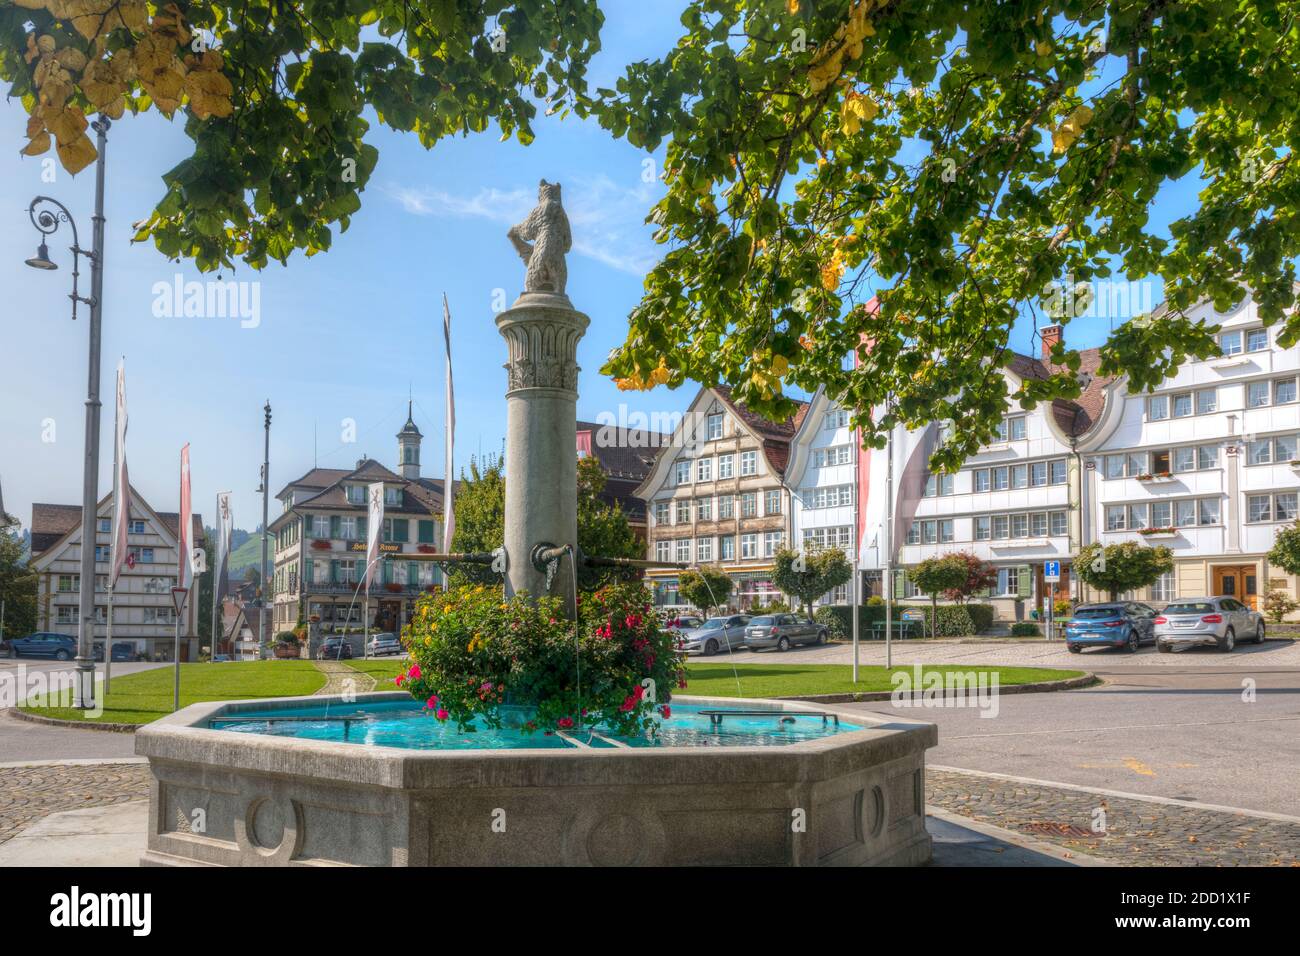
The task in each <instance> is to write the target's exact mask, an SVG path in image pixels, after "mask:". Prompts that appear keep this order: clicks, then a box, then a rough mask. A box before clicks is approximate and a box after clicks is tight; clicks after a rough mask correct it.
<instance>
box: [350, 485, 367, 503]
mask: <svg viewBox="0 0 1300 956" xmlns="http://www.w3.org/2000/svg"><path fill="white" fill-rule="evenodd" d="M347 495H348V501H349V502H350V503H351V504H354V505H364V504H365V503H366V489H365V488H364V487H362V486H361V485H348V486H347Z"/></svg>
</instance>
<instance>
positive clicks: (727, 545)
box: [718, 534, 736, 561]
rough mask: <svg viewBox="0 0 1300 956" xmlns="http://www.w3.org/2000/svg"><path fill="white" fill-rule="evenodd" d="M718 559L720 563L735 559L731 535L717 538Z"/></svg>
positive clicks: (734, 548)
mask: <svg viewBox="0 0 1300 956" xmlns="http://www.w3.org/2000/svg"><path fill="white" fill-rule="evenodd" d="M718 558H719V559H720V560H722V561H734V560H735V559H736V539H735V538H734V537H733V536H732V535H729V534H724V535H723V536H722V537H720V538H718Z"/></svg>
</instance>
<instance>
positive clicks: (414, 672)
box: [406, 664, 421, 680]
mask: <svg viewBox="0 0 1300 956" xmlns="http://www.w3.org/2000/svg"><path fill="white" fill-rule="evenodd" d="M420 673H421V671H420V665H419V664H412V665H411V669H410V670H409V671H407V672H406V676H407V679H408V680H419V679H420Z"/></svg>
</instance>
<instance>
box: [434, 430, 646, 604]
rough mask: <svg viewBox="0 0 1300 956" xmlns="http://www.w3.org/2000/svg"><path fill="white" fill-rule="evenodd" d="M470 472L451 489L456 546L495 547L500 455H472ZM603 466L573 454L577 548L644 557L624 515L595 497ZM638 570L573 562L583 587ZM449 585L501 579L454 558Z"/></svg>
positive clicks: (500, 523)
mask: <svg viewBox="0 0 1300 956" xmlns="http://www.w3.org/2000/svg"><path fill="white" fill-rule="evenodd" d="M469 471H470V476H469V478H468V479H466V478H464V477H462V479H461V483H460V485H459V487H458V488H457V491H456V533H455V534H454V535H453V536H452V542H451V546H452V549H453V550H455V551H495V550H496V549H497V548H499V547H501V543H502V542H503V541H504V540H505V517H506V475H505V459H504V458H500V457H497V456H494V455H488V456H486V457H485V458H483V459H482V461H480V460H479V459H477V458H471V459H470V463H469ZM605 481H606V478H605V472H604V471H603V470H602V469H601V467H600V462H599V461H597V460H596V459H595V458H580V459H578V550H579V551H581V552H582V553H583V554H591V555H598V556H600V557H603V558H643V557H645V545H644V544H643V543H642V542H641V539H640V538H638V537H637V536H636V532H635V531H633V530H632V526H631V525H630V524H628V523H627V515H625V514H623V512H622V511H621V510H620V509H618V508H615V507H613V506H612V505H607V504H605V503H604V502H602V501H601V500H600V493H601V492H602V491H603V490H604V488H605ZM638 576H639V572H637V571H635V570H631V569H626V570H625V569H619V568H587V567H583V566H582V564H581V563H579V565H578V587H579V588H580V589H583V590H590V589H592V588H596V587H600V586H602V585H604V584H611V583H614V582H616V581H626V580H629V579H634V578H636V577H638ZM447 578H448V583H449V584H450V586H452V587H461V586H463V585H467V584H493V585H495V584H500V583H501V575H499V574H497V573H496V572H495V571H493V570H492V569H491V568H490V567H488V566H486V565H481V564H453V565H451V566H450V568H449V574H448V575H447Z"/></svg>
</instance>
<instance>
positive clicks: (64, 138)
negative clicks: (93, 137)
mask: <svg viewBox="0 0 1300 956" xmlns="http://www.w3.org/2000/svg"><path fill="white" fill-rule="evenodd" d="M87 125H88V124H87V123H86V117H85V115H84V114H83V113H82V112H81V110H79V109H77V108H76V107H75V106H69V107H68V108H67V109H63V110H59V112H57V113H46V114H45V128H46V129H48V130H49V131H50V132H51V133H53V134H54V138H55V140H57V141H58V143H59V145H60V146H67V145H68V144H69V143H73V142H76V141H77V140H78V139H80V138H82V137H83V136H85V135H86V126H87Z"/></svg>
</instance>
